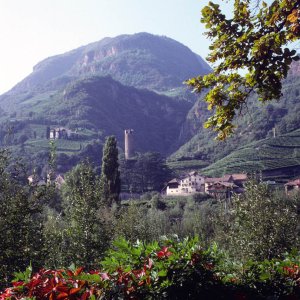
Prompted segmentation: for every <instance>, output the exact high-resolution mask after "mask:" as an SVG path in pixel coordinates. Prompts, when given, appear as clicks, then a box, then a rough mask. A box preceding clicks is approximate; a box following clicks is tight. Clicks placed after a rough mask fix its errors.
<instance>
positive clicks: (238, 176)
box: [231, 173, 248, 180]
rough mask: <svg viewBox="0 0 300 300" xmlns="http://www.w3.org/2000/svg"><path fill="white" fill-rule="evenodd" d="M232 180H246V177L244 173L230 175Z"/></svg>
mask: <svg viewBox="0 0 300 300" xmlns="http://www.w3.org/2000/svg"><path fill="white" fill-rule="evenodd" d="M231 176H232V177H233V180H247V179H248V176H247V174H244V173H237V174H232V175H231Z"/></svg>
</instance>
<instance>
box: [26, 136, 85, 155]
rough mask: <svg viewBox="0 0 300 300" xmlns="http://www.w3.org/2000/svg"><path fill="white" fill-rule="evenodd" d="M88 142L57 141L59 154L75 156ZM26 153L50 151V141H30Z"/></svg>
mask: <svg viewBox="0 0 300 300" xmlns="http://www.w3.org/2000/svg"><path fill="white" fill-rule="evenodd" d="M87 144H88V141H73V140H55V145H56V149H57V153H66V154H74V153H76V152H79V151H80V150H81V149H82V148H83V147H84V146H85V145H87ZM25 148H26V151H28V152H31V151H40V150H47V151H48V150H49V140H46V139H38V140H30V141H27V142H26V143H25Z"/></svg>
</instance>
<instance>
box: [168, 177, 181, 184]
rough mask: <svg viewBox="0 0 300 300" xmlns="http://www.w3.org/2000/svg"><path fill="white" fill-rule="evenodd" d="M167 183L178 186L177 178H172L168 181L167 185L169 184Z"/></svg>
mask: <svg viewBox="0 0 300 300" xmlns="http://www.w3.org/2000/svg"><path fill="white" fill-rule="evenodd" d="M169 183H178V184H179V182H178V180H177V178H174V179H172V180H170V181H169V182H168V184H169Z"/></svg>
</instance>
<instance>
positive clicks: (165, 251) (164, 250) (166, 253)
mask: <svg viewBox="0 0 300 300" xmlns="http://www.w3.org/2000/svg"><path fill="white" fill-rule="evenodd" d="M168 250H169V248H168V247H165V246H164V247H162V249H161V250H160V251H158V252H157V253H156V254H157V257H158V258H167V257H169V256H170V255H172V252H170V251H168Z"/></svg>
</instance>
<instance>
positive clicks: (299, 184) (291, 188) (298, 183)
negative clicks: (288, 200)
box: [284, 178, 300, 195]
mask: <svg viewBox="0 0 300 300" xmlns="http://www.w3.org/2000/svg"><path fill="white" fill-rule="evenodd" d="M284 188H285V193H286V195H291V194H293V193H295V192H300V178H298V179H296V180H293V181H289V182H287V183H286V184H285V185H284Z"/></svg>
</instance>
